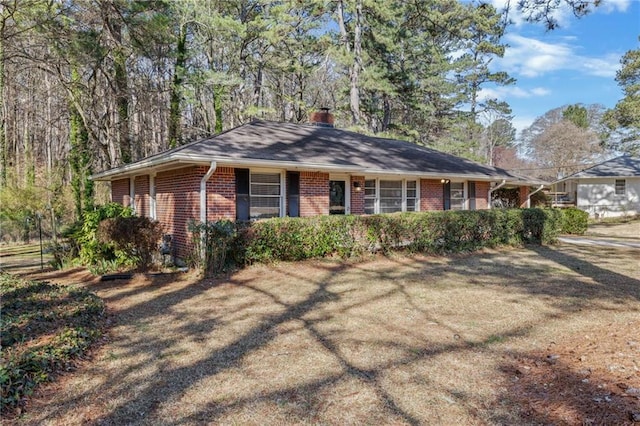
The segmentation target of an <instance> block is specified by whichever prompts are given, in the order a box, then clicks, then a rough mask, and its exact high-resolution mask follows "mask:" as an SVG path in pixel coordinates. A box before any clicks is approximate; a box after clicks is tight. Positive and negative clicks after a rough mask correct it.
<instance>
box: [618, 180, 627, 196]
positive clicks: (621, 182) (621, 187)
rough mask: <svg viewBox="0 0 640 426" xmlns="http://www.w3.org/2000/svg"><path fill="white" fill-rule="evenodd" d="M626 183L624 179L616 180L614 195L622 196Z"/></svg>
mask: <svg viewBox="0 0 640 426" xmlns="http://www.w3.org/2000/svg"><path fill="white" fill-rule="evenodd" d="M626 186H627V182H626V181H625V180H624V179H616V195H624V194H625V192H626Z"/></svg>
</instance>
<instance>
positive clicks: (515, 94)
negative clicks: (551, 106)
mask: <svg viewBox="0 0 640 426" xmlns="http://www.w3.org/2000/svg"><path fill="white" fill-rule="evenodd" d="M550 93H551V91H550V90H549V89H546V88H544V87H534V88H533V89H529V90H527V89H523V88H521V87H517V86H500V87H490V88H484V89H482V90H481V91H480V93H479V95H478V97H479V99H480V100H487V99H498V100H505V99H507V98H520V99H526V98H532V97H539V96H547V95H548V94H550Z"/></svg>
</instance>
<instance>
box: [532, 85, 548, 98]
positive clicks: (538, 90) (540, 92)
mask: <svg viewBox="0 0 640 426" xmlns="http://www.w3.org/2000/svg"><path fill="white" fill-rule="evenodd" d="M531 93H532V94H533V95H535V96H547V95H549V94H550V93H551V90H549V89H545V88H544V87H534V88H533V89H531Z"/></svg>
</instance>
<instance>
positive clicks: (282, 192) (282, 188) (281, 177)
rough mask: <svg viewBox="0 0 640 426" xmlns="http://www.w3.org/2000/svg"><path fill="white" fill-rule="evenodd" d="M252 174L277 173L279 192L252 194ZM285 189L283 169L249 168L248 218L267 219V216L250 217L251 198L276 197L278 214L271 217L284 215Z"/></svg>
mask: <svg viewBox="0 0 640 426" xmlns="http://www.w3.org/2000/svg"><path fill="white" fill-rule="evenodd" d="M254 175H278V177H279V179H278V188H279V194H278V195H277V196H276V195H258V194H254V193H253V185H254V182H253V176H254ZM256 184H258V185H272V186H276V184H262V183H258V182H256ZM286 191H287V186H286V173H285V172H284V171H283V170H273V169H249V220H250V221H252V220H262V219H268V218H266V217H265V218H259V217H252V215H251V210H252V207H253V206H252V200H253V199H254V198H272V199H275V198H277V199H278V214H277V215H276V216H273V217H284V216H285V214H286V212H285V211H284V210H285V197H286Z"/></svg>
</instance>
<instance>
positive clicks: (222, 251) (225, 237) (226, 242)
mask: <svg viewBox="0 0 640 426" xmlns="http://www.w3.org/2000/svg"><path fill="white" fill-rule="evenodd" d="M189 231H191V237H192V241H193V247H194V248H195V252H194V253H193V259H192V263H193V266H195V267H196V268H198V269H201V270H202V272H203V273H204V275H205V276H209V275H212V274H217V273H220V272H222V271H223V270H224V268H225V266H227V258H228V256H229V254H230V252H231V250H232V244H233V242H234V241H235V239H236V227H235V226H234V223H233V222H231V221H229V220H220V221H218V222H207V223H191V224H190V225H189ZM203 248H204V249H205V250H204V252H203Z"/></svg>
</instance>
